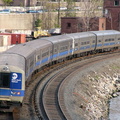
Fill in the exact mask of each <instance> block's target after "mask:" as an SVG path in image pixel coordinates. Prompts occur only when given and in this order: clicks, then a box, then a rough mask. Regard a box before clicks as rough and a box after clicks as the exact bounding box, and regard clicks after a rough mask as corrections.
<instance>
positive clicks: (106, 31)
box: [91, 30, 120, 36]
mask: <svg viewBox="0 0 120 120" xmlns="http://www.w3.org/2000/svg"><path fill="white" fill-rule="evenodd" d="M91 32H92V33H94V34H96V35H97V36H101V35H112V34H120V32H119V31H117V30H101V31H91Z"/></svg>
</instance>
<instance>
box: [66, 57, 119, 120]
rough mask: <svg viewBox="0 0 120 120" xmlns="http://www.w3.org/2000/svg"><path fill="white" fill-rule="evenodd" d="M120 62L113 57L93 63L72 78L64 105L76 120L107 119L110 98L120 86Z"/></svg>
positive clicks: (67, 88) (67, 87)
mask: <svg viewBox="0 0 120 120" xmlns="http://www.w3.org/2000/svg"><path fill="white" fill-rule="evenodd" d="M119 61H120V58H114V59H112V60H110V61H107V60H106V61H104V62H100V63H97V64H94V65H92V66H91V67H89V68H88V69H84V70H83V71H82V72H80V73H79V72H78V73H77V74H76V76H74V77H72V78H71V80H70V81H69V83H68V86H66V90H65V101H66V102H65V104H66V107H67V109H68V112H69V114H70V116H71V118H72V119H73V120H107V119H108V113H109V99H110V98H112V97H113V96H116V94H113V93H115V92H116V91H117V90H119V89H120V62H119ZM66 93H67V94H69V96H71V97H69V96H66ZM68 101H69V102H68Z"/></svg>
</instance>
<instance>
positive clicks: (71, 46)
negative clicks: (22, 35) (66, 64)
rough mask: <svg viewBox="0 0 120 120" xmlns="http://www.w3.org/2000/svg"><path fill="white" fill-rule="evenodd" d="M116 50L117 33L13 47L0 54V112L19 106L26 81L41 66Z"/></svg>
mask: <svg viewBox="0 0 120 120" xmlns="http://www.w3.org/2000/svg"><path fill="white" fill-rule="evenodd" d="M119 47H120V32H118V31H115V30H105V31H90V32H82V33H72V34H64V35H59V36H53V37H45V38H41V39H37V40H34V41H31V42H27V43H24V44H19V45H16V46H14V47H13V48H11V49H9V50H7V51H5V52H3V53H1V54H0V78H1V79H0V111H3V110H4V111H5V109H4V108H5V107H6V108H9V109H11V107H13V106H16V105H20V104H21V103H22V101H23V98H24V95H25V85H26V82H27V80H28V79H29V78H30V77H31V75H32V74H33V73H35V72H37V71H38V70H39V69H42V68H43V67H44V66H46V65H52V64H55V63H57V62H61V61H64V60H66V59H71V58H73V57H80V56H83V55H88V54H93V53H96V52H105V51H110V50H114V49H119ZM1 108H2V109H1Z"/></svg>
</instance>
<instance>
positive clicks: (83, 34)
mask: <svg viewBox="0 0 120 120" xmlns="http://www.w3.org/2000/svg"><path fill="white" fill-rule="evenodd" d="M66 35H67V36H69V37H73V38H76V39H77V38H86V37H91V36H95V35H94V34H93V33H91V32H78V33H72V34H66Z"/></svg>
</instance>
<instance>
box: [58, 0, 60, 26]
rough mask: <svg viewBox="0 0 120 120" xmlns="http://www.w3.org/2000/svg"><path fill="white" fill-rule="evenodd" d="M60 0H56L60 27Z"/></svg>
mask: <svg viewBox="0 0 120 120" xmlns="http://www.w3.org/2000/svg"><path fill="white" fill-rule="evenodd" d="M59 18H60V0H58V26H59V25H60V19H59Z"/></svg>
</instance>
